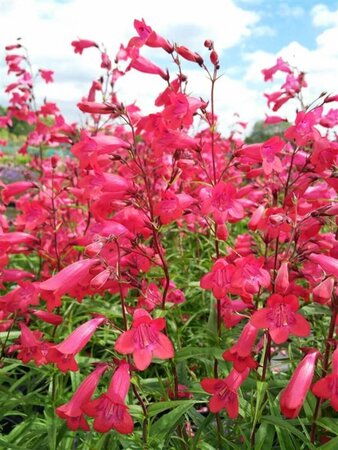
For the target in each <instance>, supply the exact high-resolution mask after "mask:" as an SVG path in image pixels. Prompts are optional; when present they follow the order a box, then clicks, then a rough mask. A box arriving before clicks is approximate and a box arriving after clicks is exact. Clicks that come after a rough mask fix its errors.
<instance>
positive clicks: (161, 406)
mask: <svg viewBox="0 0 338 450" xmlns="http://www.w3.org/2000/svg"><path fill="white" fill-rule="evenodd" d="M195 403H196V400H171V401H167V402H157V403H153V404H151V405H150V406H149V408H148V415H149V417H153V416H156V415H157V414H160V413H162V412H163V411H166V410H167V409H173V408H175V407H177V406H182V405H187V406H189V407H190V406H192V405H194V404H195Z"/></svg>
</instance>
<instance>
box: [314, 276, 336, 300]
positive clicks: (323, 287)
mask: <svg viewBox="0 0 338 450" xmlns="http://www.w3.org/2000/svg"><path fill="white" fill-rule="evenodd" d="M333 287H334V278H333V277H328V278H326V280H324V281H322V282H321V283H319V284H318V285H317V286H316V287H315V288H314V289H313V291H312V295H313V301H315V302H317V303H320V304H322V305H325V304H326V303H328V302H329V301H330V300H331V297H332V292H333Z"/></svg>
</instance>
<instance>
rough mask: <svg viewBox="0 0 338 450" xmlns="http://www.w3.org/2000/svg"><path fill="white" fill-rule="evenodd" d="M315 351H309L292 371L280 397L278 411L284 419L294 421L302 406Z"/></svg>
mask: <svg viewBox="0 0 338 450" xmlns="http://www.w3.org/2000/svg"><path fill="white" fill-rule="evenodd" d="M318 356H319V352H318V351H317V350H314V349H311V350H310V352H309V353H308V354H307V355H306V356H305V357H304V358H303V360H302V361H301V362H300V364H299V365H298V366H297V368H296V370H295V371H294V373H293V375H292V378H291V380H290V381H289V384H288V385H287V386H286V388H285V389H284V390H283V392H282V393H281V396H280V409H281V412H282V413H283V414H284V416H285V417H287V418H288V419H294V418H295V417H297V416H298V414H299V411H300V410H301V407H302V406H303V403H304V400H305V397H306V395H307V392H308V390H309V389H310V386H311V382H312V378H313V374H314V371H315V365H316V360H317V358H318Z"/></svg>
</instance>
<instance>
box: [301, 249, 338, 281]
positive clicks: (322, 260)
mask: <svg viewBox="0 0 338 450" xmlns="http://www.w3.org/2000/svg"><path fill="white" fill-rule="evenodd" d="M308 259H309V260H310V261H311V262H313V263H315V264H319V265H320V267H321V268H322V269H323V270H324V272H325V273H326V274H327V275H333V276H335V277H336V278H338V259H337V258H333V257H332V256H327V255H318V254H316V253H311V255H309V256H308Z"/></svg>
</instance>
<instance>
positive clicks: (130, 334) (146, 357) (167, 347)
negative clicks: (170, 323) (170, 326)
mask: <svg viewBox="0 0 338 450" xmlns="http://www.w3.org/2000/svg"><path fill="white" fill-rule="evenodd" d="M164 328H165V319H163V318H162V317H160V318H158V319H154V320H153V319H152V318H151V316H150V315H149V314H148V313H147V312H146V311H145V310H143V309H136V310H135V312H134V320H133V323H132V328H131V330H128V331H125V332H124V333H122V334H121V336H120V337H119V338H118V339H117V341H116V343H115V350H116V351H118V352H120V353H122V354H124V355H128V354H130V353H132V354H133V359H134V363H135V366H136V367H137V369H138V370H144V369H146V368H147V367H148V366H149V365H150V363H151V360H152V359H153V358H154V357H157V358H160V359H169V358H173V356H174V348H173V345H172V343H171V341H170V340H169V338H168V337H167V336H166V335H165V334H163V333H160V331H161V330H163V329H164Z"/></svg>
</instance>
